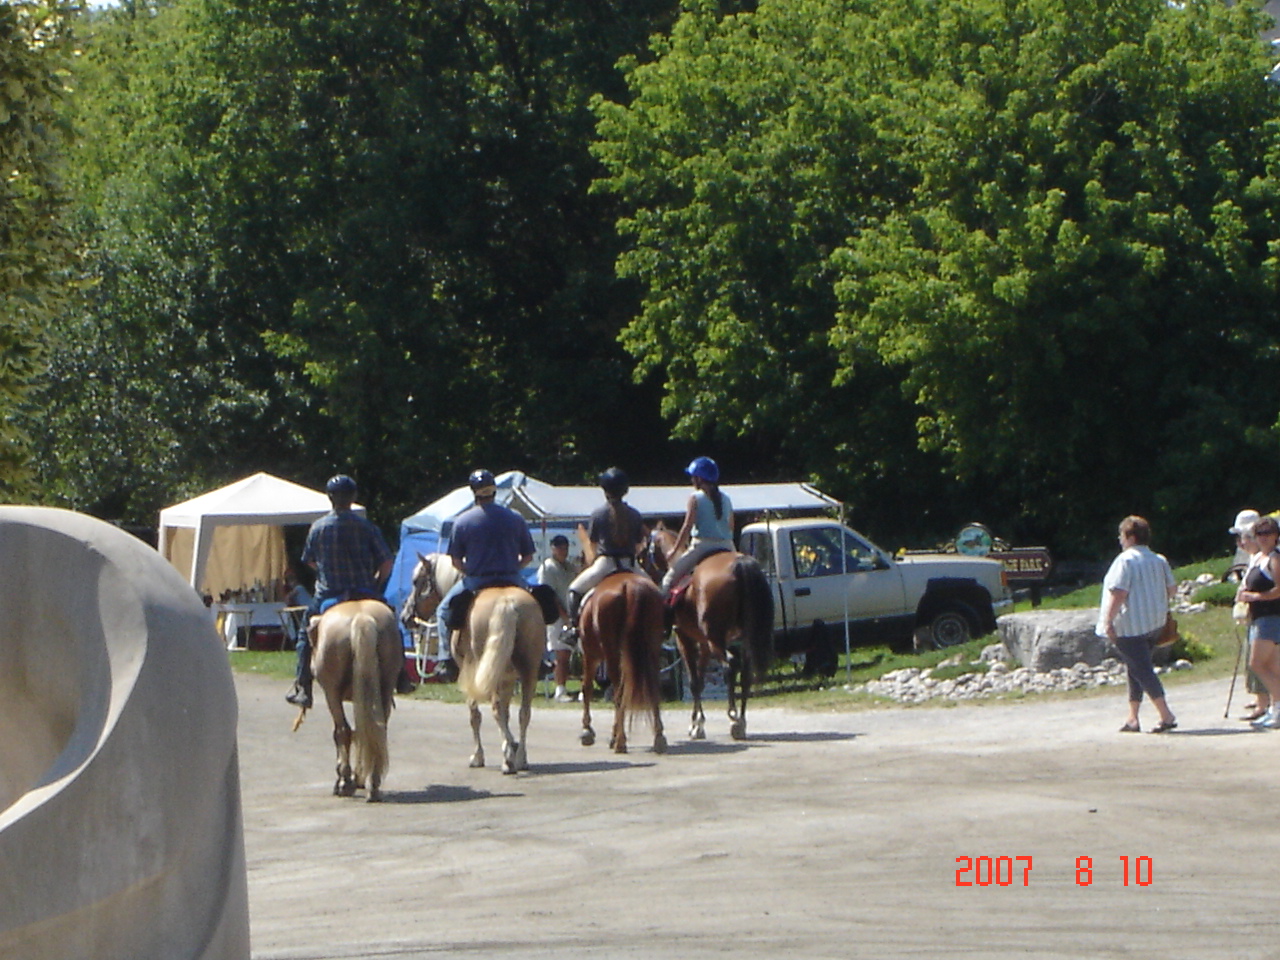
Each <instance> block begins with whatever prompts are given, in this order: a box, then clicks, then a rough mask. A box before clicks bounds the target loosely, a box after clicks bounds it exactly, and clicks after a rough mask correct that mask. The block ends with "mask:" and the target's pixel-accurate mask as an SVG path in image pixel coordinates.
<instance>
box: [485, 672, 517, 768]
mask: <svg viewBox="0 0 1280 960" xmlns="http://www.w3.org/2000/svg"><path fill="white" fill-rule="evenodd" d="M513 692H514V691H513V690H512V689H511V686H510V685H509V684H506V683H504V684H503V685H502V687H501V688H499V690H498V692H497V694H495V695H494V698H493V719H494V720H495V721H496V722H497V724H498V730H499V731H501V733H502V772H503V773H515V772H517V771H518V770H519V769H520V766H519V763H520V748H521V746H522V745H521V744H520V743H517V742H516V739H515V738H514V737H513V736H511V695H512V693H513ZM520 713H521V716H523V714H524V710H523V709H521V711H520ZM523 732H524V731H523V730H522V731H521V733H522V734H523Z"/></svg>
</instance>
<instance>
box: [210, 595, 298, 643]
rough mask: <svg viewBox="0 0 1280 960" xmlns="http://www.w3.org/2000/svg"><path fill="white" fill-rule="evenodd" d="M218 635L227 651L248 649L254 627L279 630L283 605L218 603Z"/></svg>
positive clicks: (216, 606)
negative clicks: (224, 642) (225, 645)
mask: <svg viewBox="0 0 1280 960" xmlns="http://www.w3.org/2000/svg"><path fill="white" fill-rule="evenodd" d="M215 609H216V610H217V611H218V619H217V624H218V633H219V635H220V636H221V637H222V638H223V639H224V640H225V641H226V644H227V649H228V650H244V649H246V648H247V647H248V641H249V631H250V630H251V629H253V628H254V627H271V628H272V629H275V630H279V629H280V628H281V613H282V612H283V611H284V609H285V606H284V604H283V603H219V604H215Z"/></svg>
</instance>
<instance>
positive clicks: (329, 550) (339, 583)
mask: <svg viewBox="0 0 1280 960" xmlns="http://www.w3.org/2000/svg"><path fill="white" fill-rule="evenodd" d="M391 557H392V553H391V550H390V548H388V547H387V542H386V541H385V540H383V539H382V532H381V531H380V530H379V529H378V528H377V527H375V526H374V525H373V524H372V523H370V522H369V521H368V520H366V519H365V518H364V517H362V516H359V515H358V514H356V513H353V512H352V511H350V510H343V511H342V512H341V513H338V512H336V511H335V512H332V513H327V514H325V515H324V516H323V517H321V518H320V519H319V520H317V521H316V522H315V523H313V524H312V525H311V530H310V531H309V532H308V533H307V545H306V546H305V547H304V548H303V550H302V562H303V563H311V564H315V567H316V598H317V599H327V598H330V597H335V596H339V595H341V594H351V595H355V594H368V595H370V596H376V595H377V592H378V584H377V581H376V579H375V575H376V574H377V572H378V568H379V567H380V566H382V565H383V564H384V563H386V562H387V561H388V560H390V559H391Z"/></svg>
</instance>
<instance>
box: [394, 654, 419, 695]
mask: <svg viewBox="0 0 1280 960" xmlns="http://www.w3.org/2000/svg"><path fill="white" fill-rule="evenodd" d="M417 689H418V687H417V685H416V684H415V683H414V682H413V680H412V679H411V678H410V677H409V662H408V661H407V660H406V661H405V662H404V663H402V664H400V676H398V677H396V693H398V694H400V696H402V697H407V696H408V695H409V694H411V693H413V691H415V690H417Z"/></svg>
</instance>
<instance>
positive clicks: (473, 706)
mask: <svg viewBox="0 0 1280 960" xmlns="http://www.w3.org/2000/svg"><path fill="white" fill-rule="evenodd" d="M467 709H468V710H469V711H471V736H472V737H473V738H474V740H475V744H476V749H475V752H474V753H472V754H471V766H473V767H483V766H484V747H483V746H482V745H481V743H480V704H478V703H476V702H475V701H474V700H468V701H467Z"/></svg>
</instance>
